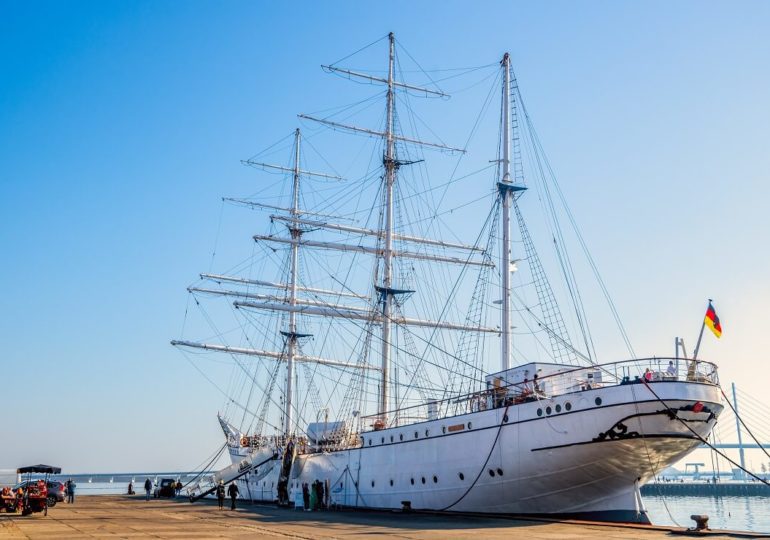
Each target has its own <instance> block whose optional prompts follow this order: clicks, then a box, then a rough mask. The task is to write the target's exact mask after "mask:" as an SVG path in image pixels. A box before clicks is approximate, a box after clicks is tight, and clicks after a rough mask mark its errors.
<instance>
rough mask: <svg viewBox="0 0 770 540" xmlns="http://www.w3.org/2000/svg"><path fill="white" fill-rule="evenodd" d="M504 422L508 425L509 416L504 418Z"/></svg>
mask: <svg viewBox="0 0 770 540" xmlns="http://www.w3.org/2000/svg"><path fill="white" fill-rule="evenodd" d="M503 422H505V423H506V424H507V423H508V415H507V414H506V415H505V416H503Z"/></svg>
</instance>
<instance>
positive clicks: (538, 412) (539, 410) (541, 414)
mask: <svg viewBox="0 0 770 540" xmlns="http://www.w3.org/2000/svg"><path fill="white" fill-rule="evenodd" d="M537 415H538V416H543V409H538V410H537ZM369 442H370V443H371V441H369Z"/></svg>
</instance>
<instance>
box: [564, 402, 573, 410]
mask: <svg viewBox="0 0 770 540" xmlns="http://www.w3.org/2000/svg"><path fill="white" fill-rule="evenodd" d="M564 408H565V409H567V410H568V411H571V410H572V403H570V402H569V401H568V402H567V403H565V404H564Z"/></svg>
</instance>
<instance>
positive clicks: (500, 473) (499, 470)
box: [497, 468, 503, 476]
mask: <svg viewBox="0 0 770 540" xmlns="http://www.w3.org/2000/svg"><path fill="white" fill-rule="evenodd" d="M497 474H498V475H499V476H502V475H503V470H502V469H500V468H498V469H497Z"/></svg>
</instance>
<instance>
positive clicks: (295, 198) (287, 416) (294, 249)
mask: <svg viewBox="0 0 770 540" xmlns="http://www.w3.org/2000/svg"><path fill="white" fill-rule="evenodd" d="M301 137H302V136H301V134H300V131H299V128H297V130H296V131H295V132H294V172H293V179H294V182H293V184H292V206H291V217H293V218H295V219H296V218H298V217H299V173H300V169H299V158H300V153H299V148H300V140H301ZM289 232H290V234H291V237H292V239H294V240H299V238H300V236H301V235H302V229H301V228H300V226H299V224H298V223H296V222H293V223H292V224H291V226H290V227H289ZM298 258H299V245H298V243H293V244H291V276H290V278H289V305H290V306H292V307H293V306H296V305H297V263H298ZM286 334H287V335H286V349H287V354H286V403H285V404H284V405H285V407H286V410H285V412H284V428H283V431H284V434H285V435H286V436H287V437H291V435H292V423H293V422H292V419H293V412H292V401H293V391H294V388H293V380H294V356H295V354H296V353H297V338H298V335H297V313H296V311H290V312H289V331H288V332H287V333H286Z"/></svg>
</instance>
